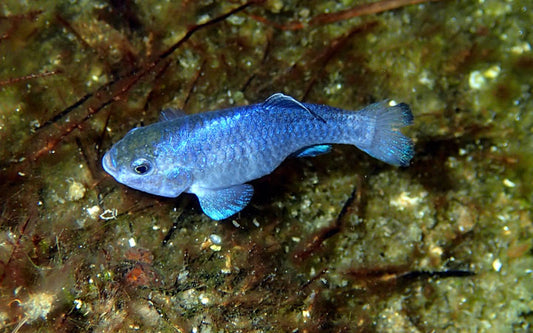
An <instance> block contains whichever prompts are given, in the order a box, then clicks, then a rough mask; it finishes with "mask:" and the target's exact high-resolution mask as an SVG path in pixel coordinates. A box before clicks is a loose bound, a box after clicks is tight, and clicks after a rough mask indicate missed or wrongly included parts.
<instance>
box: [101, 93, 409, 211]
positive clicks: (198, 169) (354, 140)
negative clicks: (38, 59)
mask: <svg viewBox="0 0 533 333" xmlns="http://www.w3.org/2000/svg"><path fill="white" fill-rule="evenodd" d="M412 122H413V115H412V113H411V110H410V109H409V106H408V105H407V104H403V103H401V104H397V105H390V104H389V102H388V101H383V102H379V103H375V104H371V105H369V106H367V107H365V108H364V109H362V110H360V111H358V112H354V111H347V110H342V109H338V108H334V107H331V106H327V105H317V104H307V103H301V102H299V101H297V100H296V99H294V98H292V97H290V96H286V95H284V94H281V93H277V94H274V95H272V96H270V97H269V98H268V99H266V100H265V101H264V102H263V103H259V104H253V105H248V106H239V107H234V108H228V109H223V110H218V111H212V112H205V113H200V114H193V115H186V114H183V113H182V112H181V111H179V110H175V109H167V110H164V111H163V112H162V113H161V117H160V121H159V122H157V123H154V124H151V125H148V126H145V127H139V128H134V129H132V130H131V131H129V132H128V133H127V134H126V136H124V138H122V139H121V140H120V141H118V142H117V143H116V144H115V145H113V146H112V147H111V149H110V150H109V151H108V152H107V153H106V154H105V155H104V157H103V159H102V165H103V168H104V170H105V171H106V172H107V173H109V174H110V175H111V176H113V177H114V178H115V179H116V180H117V181H118V182H119V183H122V184H124V185H127V186H129V187H132V188H134V189H137V190H140V191H144V192H148V193H151V194H156V195H160V196H164V197H177V196H179V195H180V194H181V193H183V192H186V193H193V194H195V195H196V196H197V197H198V199H199V201H200V206H201V207H202V210H203V211H204V213H205V214H207V215H208V216H209V217H210V218H212V219H214V220H222V219H225V218H227V217H229V216H231V215H233V214H235V213H237V212H239V211H241V210H242V209H243V208H244V207H245V206H246V205H247V204H248V203H249V202H250V199H251V198H252V194H253V187H252V185H250V184H247V182H249V181H251V180H253V179H257V178H260V177H262V176H264V175H267V174H269V173H271V172H272V171H273V170H274V169H276V167H278V166H279V165H280V164H281V162H283V160H284V159H285V158H287V157H288V156H297V157H305V156H317V155H320V154H324V153H327V152H329V151H330V150H331V144H350V145H354V146H356V147H358V148H359V149H361V150H363V151H364V152H366V153H368V154H369V155H371V156H373V157H375V158H377V159H379V160H381V161H383V162H386V163H389V164H392V165H397V166H407V165H409V162H410V160H411V158H412V157H413V155H414V150H413V142H412V141H411V139H409V138H408V137H406V136H404V135H403V134H402V133H401V132H400V131H399V129H400V128H402V127H404V126H407V125H410V124H412Z"/></svg>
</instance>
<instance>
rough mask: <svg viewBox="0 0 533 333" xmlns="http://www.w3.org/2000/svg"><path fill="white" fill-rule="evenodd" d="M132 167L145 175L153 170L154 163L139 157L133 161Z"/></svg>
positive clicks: (139, 173) (136, 171)
mask: <svg viewBox="0 0 533 333" xmlns="http://www.w3.org/2000/svg"><path fill="white" fill-rule="evenodd" d="M131 168H132V169H133V171H134V172H135V173H136V174H138V175H144V174H147V173H148V172H149V171H150V170H152V163H151V162H150V161H148V160H147V159H145V158H139V159H136V160H135V161H133V162H132V163H131Z"/></svg>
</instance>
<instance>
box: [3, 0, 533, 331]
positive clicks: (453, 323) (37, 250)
mask: <svg viewBox="0 0 533 333" xmlns="http://www.w3.org/2000/svg"><path fill="white" fill-rule="evenodd" d="M528 6H530V4H529V2H528V1H520V0H519V1H513V2H508V1H498V0H485V1H479V2H468V3H467V2H449V1H432V2H423V1H416V0H414V1H413V0H411V1H405V0H385V1H377V2H374V3H372V4H369V3H363V2H361V1H351V0H346V1H306V2H302V1H279V0H266V1H258V0H255V1H248V2H246V1H224V2H223V1H221V2H215V1H209V0H206V1H187V0H184V1H180V2H168V3H167V2H160V1H156V2H152V1H145V2H132V1H96V2H95V1H78V2H76V6H72V4H71V3H66V2H65V3H57V2H56V1H41V2H39V3H30V4H28V3H27V2H20V1H11V0H7V1H4V2H3V3H2V4H0V55H1V59H2V61H1V65H0V140H1V145H0V191H1V200H0V263H1V265H0V328H1V329H2V331H6V332H34V331H42V332H44V331H51V332H52V331H54V332H56V331H57V332H61V331H64V332H68V331H82V332H86V331H102V332H103V331H105V332H107V331H110V330H116V331H129V330H140V331H162V332H191V331H192V332H219V331H228V332H249V331H257V332H279V331H294V332H319V331H336V332H358V331H363V332H367V331H368V332H371V331H377V332H399V331H413V332H416V331H420V332H426V331H450V332H452V331H457V330H461V331H467V332H470V331H472V332H483V331H498V332H527V331H529V330H531V327H532V325H533V316H532V310H533V282H532V281H533V279H532V274H533V270H532V267H533V250H532V246H533V242H532V237H533V224H532V221H531V216H532V208H531V203H532V202H533V194H532V193H533V192H532V190H533V189H532V184H533V179H532V177H533V176H532V173H531V169H532V165H533V113H532V112H530V111H531V110H532V109H533V100H532V99H531V92H532V84H533V82H532V81H531V77H533V53H532V50H531V45H532V44H533V40H532V36H533V31H532V27H531V22H532V21H533V14H532V12H531V11H530V10H529V8H528ZM274 92H284V93H287V94H290V95H292V96H294V97H295V98H297V99H298V100H303V101H306V102H313V103H324V104H329V105H333V106H338V107H342V108H345V109H354V110H355V109H358V108H360V107H362V106H364V105H366V104H369V103H371V102H374V101H377V100H382V99H385V98H391V99H394V100H395V101H398V102H406V103H408V104H410V105H411V107H412V109H413V113H414V114H415V124H414V126H411V127H410V128H409V129H408V130H407V131H406V133H408V134H409V135H410V136H411V137H413V138H414V139H415V141H416V148H415V149H416V155H415V158H414V160H413V162H412V164H411V166H410V167H408V168H394V167H390V166H388V165H385V164H383V163H381V162H378V161H376V160H373V159H371V158H369V157H367V156H365V155H364V154H363V153H361V152H359V151H356V150H355V149H354V148H351V147H344V146H337V147H335V149H334V151H333V152H332V153H330V154H328V155H324V156H320V157H316V158H312V159H311V158H302V159H291V160H287V161H286V162H285V163H284V164H282V166H281V167H280V168H278V169H277V170H276V171H275V172H274V173H273V174H271V175H269V176H267V177H264V178H262V179H259V180H257V181H255V182H254V187H255V189H256V191H255V195H254V197H253V199H252V202H251V203H250V205H249V206H248V207H247V208H246V209H244V210H243V211H242V212H241V213H240V214H238V215H237V216H235V217H234V218H230V219H228V220H226V221H223V222H220V223H215V222H213V221H211V220H209V218H207V217H206V216H205V215H203V214H202V212H201V210H200V208H199V206H198V203H197V201H196V199H195V198H194V197H192V196H188V195H182V196H180V197H179V198H178V199H164V198H159V197H154V196H150V195H146V194H145V193H140V192H137V191H134V190H131V189H128V188H126V187H124V186H121V185H120V184H118V183H117V182H115V181H114V180H113V179H112V178H111V177H109V176H108V175H106V174H105V173H104V172H103V170H102V168H101V165H100V159H101V157H102V155H103V153H104V152H105V150H106V149H108V148H109V147H110V146H111V144H112V143H114V142H116V141H117V140H118V139H119V138H121V137H122V136H123V135H124V134H125V133H126V132H127V131H128V130H129V129H131V128H133V127H135V126H140V125H143V124H148V123H152V122H155V121H157V118H158V113H159V111H160V110H161V109H164V108H166V107H175V108H180V109H183V110H185V112H187V113H196V112H203V111H206V110H212V109H218V108H221V107H226V106H233V105H243V104H247V103H255V102H258V101H261V100H263V99H264V98H265V97H267V96H270V95H271V94H272V93H274Z"/></svg>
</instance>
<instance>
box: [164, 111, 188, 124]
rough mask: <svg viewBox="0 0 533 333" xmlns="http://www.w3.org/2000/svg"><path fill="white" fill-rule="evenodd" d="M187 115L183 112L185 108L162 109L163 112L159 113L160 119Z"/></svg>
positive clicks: (165, 119)
mask: <svg viewBox="0 0 533 333" xmlns="http://www.w3.org/2000/svg"><path fill="white" fill-rule="evenodd" d="M186 115H187V114H186V113H185V112H183V110H180V109H175V108H167V109H164V110H163V111H161V114H159V121H167V120H172V119H176V118H181V117H184V116H186Z"/></svg>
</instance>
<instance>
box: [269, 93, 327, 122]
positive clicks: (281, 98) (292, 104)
mask: <svg viewBox="0 0 533 333" xmlns="http://www.w3.org/2000/svg"><path fill="white" fill-rule="evenodd" d="M263 104H264V105H265V107H266V108H267V109H269V108H284V109H294V108H300V109H303V110H305V111H307V112H309V113H310V114H311V115H312V116H313V117H315V118H316V119H318V120H320V121H322V122H324V123H325V122H326V121H325V120H324V118H322V117H321V116H319V115H318V114H316V113H315V112H313V111H312V110H311V109H309V108H308V107H306V106H305V105H303V104H302V103H300V102H298V101H297V100H295V99H294V98H292V97H291V96H287V95H284V94H282V93H277V94H274V95H272V96H270V97H269V98H267V99H266V100H265V102H264V103H263Z"/></svg>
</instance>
